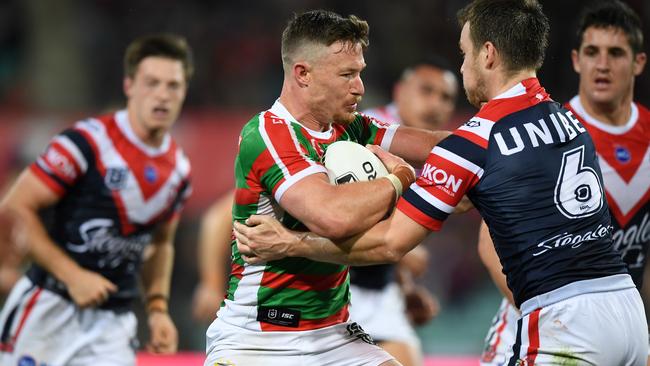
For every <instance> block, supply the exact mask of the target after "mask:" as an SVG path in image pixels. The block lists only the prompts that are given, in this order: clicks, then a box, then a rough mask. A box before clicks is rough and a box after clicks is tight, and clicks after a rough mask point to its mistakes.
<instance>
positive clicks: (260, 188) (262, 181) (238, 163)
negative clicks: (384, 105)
mask: <svg viewBox="0 0 650 366" xmlns="http://www.w3.org/2000/svg"><path fill="white" fill-rule="evenodd" d="M264 113H265V112H262V113H261V114H258V115H256V116H254V117H253V118H252V119H251V120H250V121H249V122H248V123H247V124H246V125H245V126H244V127H243V129H242V132H241V134H240V144H239V151H238V154H237V158H236V160H235V184H236V187H237V189H238V190H244V191H245V194H243V193H242V192H239V193H238V195H237V198H236V202H235V204H234V206H233V211H232V213H233V219H234V220H237V221H244V220H246V219H247V218H248V217H249V216H250V215H253V214H256V213H259V212H260V210H262V211H264V212H266V213H271V214H274V215H276V216H279V217H277V218H278V219H279V220H280V221H281V222H282V223H283V224H284V225H285V226H287V227H289V228H292V229H298V230H304V229H306V228H305V226H304V225H303V224H302V223H301V222H299V221H298V220H296V219H295V218H293V217H292V216H291V215H289V214H288V213H286V212H284V211H283V210H282V209H281V207H280V206H279V205H278V204H277V202H275V199H274V197H273V189H274V188H276V185H279V184H280V183H281V182H282V181H283V179H286V178H287V177H285V176H284V174H285V173H286V172H287V171H294V172H295V171H296V170H295V168H296V166H300V165H296V166H292V165H290V164H298V163H296V161H299V162H300V164H302V165H305V166H307V165H309V163H306V161H311V162H312V165H313V164H321V162H322V156H321V155H320V154H319V151H318V150H319V149H320V153H321V154H322V151H324V150H326V149H327V146H329V144H330V143H332V142H334V141H327V142H325V141H321V140H318V139H316V138H313V137H312V136H310V135H308V133H307V132H306V131H305V130H304V129H303V128H302V126H301V125H299V124H297V123H293V122H292V123H289V125H287V124H286V121H282V120H278V119H277V118H276V119H273V120H271V119H269V120H266V121H265V127H266V128H265V129H264V132H262V131H260V118H263V116H264ZM380 128H382V127H380V126H379V125H377V124H374V123H371V121H370V120H369V119H368V118H365V117H363V116H362V115H357V117H356V118H355V120H354V121H353V122H352V123H351V124H349V125H348V126H345V127H344V128H343V131H341V130H342V129H341V128H340V127H336V129H335V131H333V133H336V134H338V136H337V137H336V141H341V140H349V141H355V142H358V143H360V144H362V145H365V144H367V143H377V141H375V140H376V136H377V132H378V131H379V129H380ZM268 141H271V142H272V144H273V149H275V150H274V151H275V152H276V154H277V151H278V150H281V149H285V151H286V150H287V149H289V150H290V149H291V148H292V147H293V148H294V150H293V151H294V153H293V155H291V156H284V155H283V159H281V164H283V165H284V166H285V167H286V168H285V169H282V168H281V167H280V165H279V164H278V161H277V160H276V159H274V156H273V155H274V154H273V153H272V152H271V151H272V150H271V149H269V146H267V142H268ZM312 143H316V144H318V145H319V146H318V149H317V148H316V147H315V146H313V145H312ZM276 144H277V145H276ZM295 146H298V147H297V148H295ZM296 149H298V150H296ZM296 151H297V152H296ZM276 158H277V156H276ZM292 169H293V170H292ZM301 169H302V168H301ZM244 200H245V201H244ZM271 207H272V208H273V210H271ZM314 209H318V208H317V207H315V208H314ZM232 254H233V261H235V263H242V264H243V261H242V260H241V256H240V253H239V251H238V250H237V247H236V245H233V252H232ZM345 268H346V266H342V265H338V264H329V263H320V262H315V261H312V260H309V259H306V258H284V259H282V260H279V261H273V262H270V263H268V264H267V265H266V267H265V268H264V272H265V273H268V272H273V273H280V274H286V275H288V276H289V275H291V274H304V275H320V276H333V275H335V274H337V273H340V272H342V271H344V270H345ZM251 282H256V281H246V282H245V283H246V286H257V290H256V291H257V292H256V293H257V299H256V305H253V303H255V299H250V298H247V299H240V297H239V296H234V294H235V292H236V291H238V289H239V287H240V285H241V281H239V279H237V278H236V277H235V276H233V275H231V278H230V281H229V288H228V295H227V298H228V299H230V300H234V299H235V298H237V301H240V302H241V304H244V303H247V304H251V306H282V307H291V308H294V309H296V310H300V312H301V313H302V317H303V319H322V318H326V317H329V316H332V315H334V314H336V313H337V312H338V311H340V310H341V309H342V308H343V307H344V306H345V305H346V304H347V303H348V302H349V276H348V279H346V281H345V282H344V283H342V284H341V285H340V286H338V287H336V288H332V289H328V290H324V291H315V290H299V289H292V288H268V287H262V286H260V284H259V283H257V284H254V283H251ZM250 290H253V289H248V290H247V291H245V293H246V294H249V293H251V291H250ZM251 314H252V313H251Z"/></svg>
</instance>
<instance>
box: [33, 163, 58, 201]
mask: <svg viewBox="0 0 650 366" xmlns="http://www.w3.org/2000/svg"><path fill="white" fill-rule="evenodd" d="M29 170H31V171H32V173H34V175H36V177H37V178H38V179H40V180H41V182H43V183H44V184H45V185H46V186H48V187H49V188H50V189H51V190H52V192H54V193H55V194H56V195H57V196H59V197H61V196H63V195H64V194H65V192H66V189H65V188H64V187H62V186H61V184H59V182H57V181H56V180H54V179H53V178H52V177H51V176H50V175H49V174H47V173H46V172H45V171H43V168H41V167H40V166H38V163H32V165H30V166H29Z"/></svg>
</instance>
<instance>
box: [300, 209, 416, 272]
mask: <svg viewBox="0 0 650 366" xmlns="http://www.w3.org/2000/svg"><path fill="white" fill-rule="evenodd" d="M386 225H388V220H385V221H382V222H380V223H379V224H377V225H376V226H374V227H373V228H372V229H370V230H368V231H366V232H363V233H361V234H358V235H355V236H353V237H350V238H348V239H342V240H337V241H332V240H330V239H327V238H324V237H322V236H319V235H317V234H315V233H298V232H294V233H293V235H295V239H294V240H295V244H294V245H292V246H291V247H290V249H289V255H288V256H291V257H306V258H309V259H312V260H316V261H319V262H329V263H339V264H348V265H353V266H364V265H373V264H380V263H396V262H398V261H399V260H400V259H401V257H402V256H403V255H404V253H405V251H401V250H397V249H396V248H394V247H392V246H391V245H389V243H388V242H387V240H386V236H385V235H384V234H385V228H384V226H386Z"/></svg>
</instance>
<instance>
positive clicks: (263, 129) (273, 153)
mask: <svg viewBox="0 0 650 366" xmlns="http://www.w3.org/2000/svg"><path fill="white" fill-rule="evenodd" d="M257 118H258V120H259V124H258V127H257V129H258V130H259V131H260V135H261V136H262V140H264V145H266V148H267V149H269V152H270V153H271V157H273V161H275V163H276V164H277V165H278V167H279V168H280V170H281V171H282V175H284V176H285V177H286V178H287V179H288V178H289V177H290V176H291V174H289V169H287V167H286V166H285V165H284V163H283V162H282V159H280V156H278V152H277V151H276V150H275V146H273V143H272V142H271V138H270V137H269V135H268V134H267V133H266V118H265V117H264V112H262V113H260V114H259V115H258V116H257Z"/></svg>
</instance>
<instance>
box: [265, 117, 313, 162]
mask: <svg viewBox="0 0 650 366" xmlns="http://www.w3.org/2000/svg"><path fill="white" fill-rule="evenodd" d="M263 118H264V131H265V132H266V134H267V136H268V138H269V140H270V142H271V145H272V146H273V148H274V149H275V152H276V153H277V155H278V158H279V159H280V162H282V164H283V165H284V166H285V167H286V168H287V171H288V172H289V174H290V175H295V174H297V173H299V172H300V171H302V170H304V169H307V168H309V167H310V166H311V165H310V164H309V162H308V161H307V158H306V157H305V155H304V153H303V152H302V151H300V150H299V147H297V146H296V144H298V142H297V141H296V140H295V139H294V136H293V134H292V133H291V131H290V129H291V128H292V127H291V123H290V122H288V121H285V120H284V119H281V118H279V117H277V116H276V115H274V114H273V113H271V112H268V111H267V112H265V113H264V116H263ZM274 163H275V161H274Z"/></svg>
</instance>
